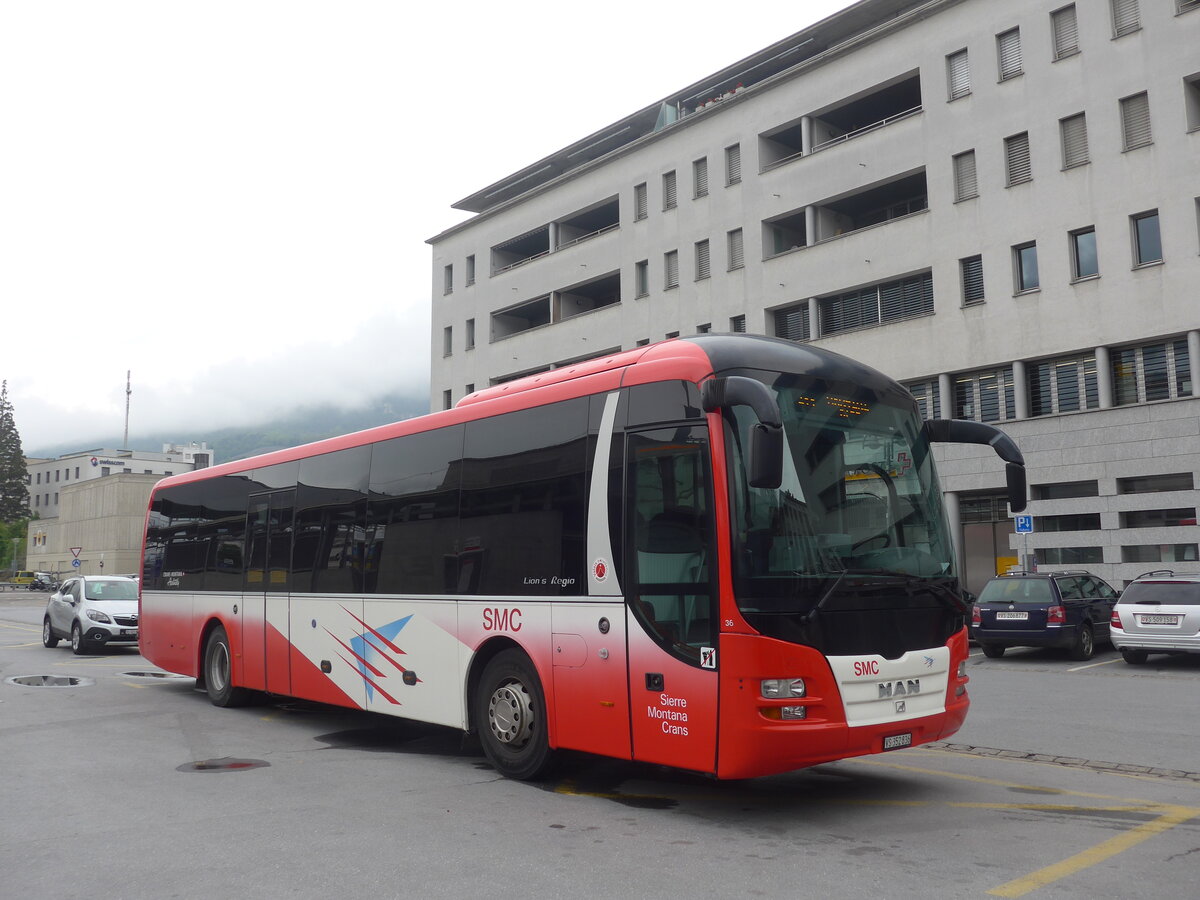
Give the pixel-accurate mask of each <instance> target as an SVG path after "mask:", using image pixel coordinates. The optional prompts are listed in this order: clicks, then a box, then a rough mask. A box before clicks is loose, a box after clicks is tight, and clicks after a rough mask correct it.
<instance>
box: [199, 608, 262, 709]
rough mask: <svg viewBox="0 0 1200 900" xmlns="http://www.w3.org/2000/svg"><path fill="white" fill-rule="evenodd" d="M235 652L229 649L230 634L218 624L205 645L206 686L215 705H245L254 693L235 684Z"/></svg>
mask: <svg viewBox="0 0 1200 900" xmlns="http://www.w3.org/2000/svg"><path fill="white" fill-rule="evenodd" d="M232 657H233V654H232V653H230V651H229V635H228V634H226V633H225V629H224V628H223V627H221V626H220V625H218V626H217V627H216V628H214V629H213V630H212V632H211V633H210V634H209V636H208V642H207V643H206V644H205V645H204V687H205V690H207V691H208V699H209V700H210V701H211V702H212V705H213V706H223V707H229V706H245V705H246V704H247V703H249V702H250V699H251V697H252V696H253V693H252V692H251V691H249V690H247V689H246V688H240V687H234V686H233V666H232V665H231V663H230V660H231V659H232Z"/></svg>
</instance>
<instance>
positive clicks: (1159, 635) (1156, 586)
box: [1109, 571, 1200, 665]
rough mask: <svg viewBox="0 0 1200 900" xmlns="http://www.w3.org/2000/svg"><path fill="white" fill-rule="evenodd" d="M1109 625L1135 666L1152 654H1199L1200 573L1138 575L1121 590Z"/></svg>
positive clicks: (1121, 647) (1119, 646)
mask: <svg viewBox="0 0 1200 900" xmlns="http://www.w3.org/2000/svg"><path fill="white" fill-rule="evenodd" d="M1109 624H1110V625H1111V634H1112V642H1113V646H1114V647H1116V648H1117V649H1118V650H1120V651H1121V655H1122V656H1123V657H1125V662H1127V663H1130V664H1132V665H1141V664H1142V663H1144V662H1145V661H1146V656H1147V655H1148V654H1150V653H1200V575H1176V574H1175V573H1174V572H1170V571H1159V572H1147V573H1146V574H1145V575H1141V576H1139V577H1138V578H1136V579H1134V580H1133V581H1131V582H1130V583H1129V587H1127V588H1125V590H1124V591H1122V593H1121V599H1120V600H1118V601H1117V605H1116V606H1115V607H1113V612H1112V619H1110V621H1109Z"/></svg>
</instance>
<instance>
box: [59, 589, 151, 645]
mask: <svg viewBox="0 0 1200 900" xmlns="http://www.w3.org/2000/svg"><path fill="white" fill-rule="evenodd" d="M64 638H65V639H68V640H70V642H71V650H72V651H73V652H74V653H75V654H76V655H78V654H81V653H89V652H92V651H93V650H94V649H95V648H97V647H99V646H102V645H104V644H135V645H136V644H137V639H138V583H137V582H136V581H134V580H133V579H132V578H124V577H122V576H120V575H78V576H76V577H74V578H68V579H67V580H66V581H64V582H63V584H62V587H61V588H59V589H58V590H57V591H55V592H54V593H53V594H51V595H50V599H49V600H48V601H47V603H46V615H45V617H44V618H43V620H42V643H43V644H45V645H46V646H47V647H57V646H58V642H59V640H60V639H64Z"/></svg>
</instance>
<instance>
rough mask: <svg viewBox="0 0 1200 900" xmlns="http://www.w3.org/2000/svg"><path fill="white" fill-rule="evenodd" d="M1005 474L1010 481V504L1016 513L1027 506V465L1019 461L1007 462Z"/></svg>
mask: <svg viewBox="0 0 1200 900" xmlns="http://www.w3.org/2000/svg"><path fill="white" fill-rule="evenodd" d="M1004 470H1005V471H1004V475H1005V478H1006V480H1007V482H1008V505H1009V506H1010V507H1011V508H1012V511H1013V512H1015V513H1019V512H1021V510H1023V509H1024V508H1025V503H1026V498H1027V497H1028V496H1029V492H1028V490H1027V488H1026V485H1025V467H1024V466H1022V465H1018V464H1017V463H1011V462H1010V463H1006V464H1005V466H1004Z"/></svg>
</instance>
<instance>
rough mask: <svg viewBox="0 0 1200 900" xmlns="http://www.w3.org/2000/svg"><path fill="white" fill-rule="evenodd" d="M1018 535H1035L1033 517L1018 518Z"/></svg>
mask: <svg viewBox="0 0 1200 900" xmlns="http://www.w3.org/2000/svg"><path fill="white" fill-rule="evenodd" d="M1016 518H1017V534H1033V516H1017V517H1016Z"/></svg>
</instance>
